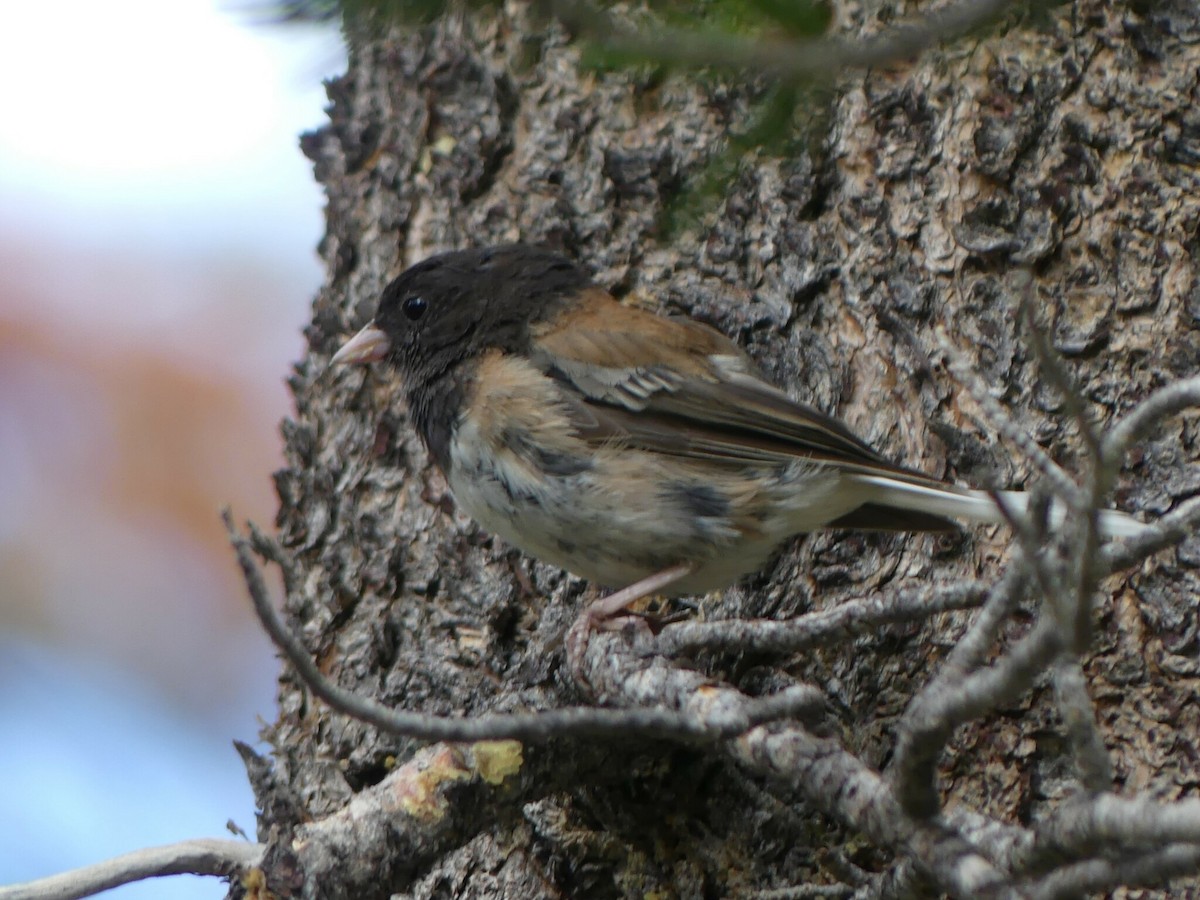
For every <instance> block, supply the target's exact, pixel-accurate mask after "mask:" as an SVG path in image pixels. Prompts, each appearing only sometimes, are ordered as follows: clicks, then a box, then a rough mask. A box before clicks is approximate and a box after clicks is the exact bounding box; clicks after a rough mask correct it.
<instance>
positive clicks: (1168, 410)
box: [1100, 376, 1200, 465]
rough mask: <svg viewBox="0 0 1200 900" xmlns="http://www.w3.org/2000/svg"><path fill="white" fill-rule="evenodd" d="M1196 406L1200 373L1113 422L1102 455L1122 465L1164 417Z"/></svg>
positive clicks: (1198, 400)
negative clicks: (1137, 443)
mask: <svg viewBox="0 0 1200 900" xmlns="http://www.w3.org/2000/svg"><path fill="white" fill-rule="evenodd" d="M1193 406H1200V376H1194V377H1192V378H1185V379H1184V380H1183V381H1177V382H1175V383H1174V384H1169V385H1167V386H1166V387H1164V388H1160V389H1159V390H1158V391H1156V392H1155V393H1153V394H1152V395H1150V397H1148V398H1147V399H1145V400H1143V401H1142V402H1141V403H1140V404H1138V405H1137V406H1136V407H1134V409H1133V411H1132V412H1130V413H1128V414H1127V415H1126V416H1125V417H1124V418H1123V419H1122V420H1121V421H1120V422H1118V423H1117V424H1116V425H1115V426H1113V428H1112V430H1110V431H1109V433H1108V435H1107V437H1105V439H1104V442H1103V446H1102V448H1101V451H1100V457H1101V459H1103V460H1104V462H1105V464H1107V465H1119V464H1120V461H1121V457H1123V456H1124V455H1125V453H1126V452H1127V451H1128V450H1129V448H1130V447H1131V446H1132V445H1133V444H1134V443H1135V442H1137V441H1140V440H1143V439H1144V438H1147V437H1149V436H1150V434H1151V433H1152V432H1153V431H1154V429H1155V428H1157V427H1158V424H1159V423H1160V422H1161V421H1162V420H1163V419H1165V418H1166V417H1167V416H1171V415H1174V414H1175V413H1178V412H1182V411H1183V410H1185V409H1188V408H1190V407H1193Z"/></svg>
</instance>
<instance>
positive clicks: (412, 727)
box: [223, 510, 818, 742]
mask: <svg viewBox="0 0 1200 900" xmlns="http://www.w3.org/2000/svg"><path fill="white" fill-rule="evenodd" d="M223 518H224V521H225V526H226V529H227V531H228V535H229V540H230V543H231V544H232V545H233V547H234V550H235V552H236V554H237V559H238V563H239V565H240V566H241V569H242V575H243V576H244V578H245V581H246V587H247V589H248V590H249V593H250V598H251V600H252V601H253V603H254V610H255V612H256V613H257V614H258V617H259V619H260V621H261V622H262V624H263V627H264V628H265V629H266V631H267V633H268V634H269V635H270V636H271V639H272V640H273V641H274V642H275V644H276V646H278V647H279V648H280V649H281V650H282V651H283V652H284V655H285V656H286V657H287V659H288V661H289V662H290V663H291V664H292V666H293V667H294V668H295V669H296V672H297V674H298V675H299V676H300V678H301V679H302V680H303V681H304V683H305V684H306V685H307V686H308V687H309V689H310V690H312V692H313V693H314V694H316V695H317V696H318V697H320V698H321V699H322V700H324V701H325V702H326V703H328V704H329V705H330V706H331V707H333V708H334V709H335V710H337V711H338V712H341V713H344V714H345V715H348V716H352V717H354V718H356V719H359V720H360V721H363V722H367V723H369V724H371V725H374V726H375V727H377V728H380V729H383V730H384V731H387V732H390V733H392V734H401V735H405V736H407V737H412V738H417V739H420V740H429V741H481V740H495V739H500V738H511V739H515V740H533V741H544V740H549V739H551V738H555V737H566V736H571V735H576V736H577V735H612V736H618V737H622V738H629V737H631V736H635V735H636V736H641V737H650V738H660V739H668V740H676V741H686V742H712V741H717V740H721V739H724V738H728V737H732V736H734V735H737V734H741V733H742V732H744V731H746V730H747V729H749V728H752V727H753V726H755V725H757V724H759V723H762V722H768V721H771V720H773V719H777V718H780V717H783V716H788V715H792V714H795V713H796V712H797V711H800V710H804V709H807V708H809V707H811V706H812V705H813V703H814V702H818V698H816V697H814V695H813V692H812V691H811V690H809V689H804V688H794V689H791V690H789V691H783V692H780V693H779V694H778V695H775V696H771V697H765V698H745V702H743V703H739V704H736V705H729V704H726V705H714V704H712V703H708V702H704V703H695V702H692V700H693V699H694V698H679V700H680V702H681V705H682V704H684V703H685V702H686V703H688V704H689V705H687V706H686V707H685V708H684V709H681V710H678V711H676V710H671V709H663V708H661V706H655V707H650V706H648V707H647V708H644V709H594V708H591V707H575V708H571V709H555V710H547V711H544V712H533V713H517V714H512V715H502V714H493V715H485V716H478V717H475V718H472V719H459V718H451V717H448V716H435V715H426V714H422V713H412V712H404V711H402V710H396V709H392V708H390V707H387V706H384V705H383V704H381V703H379V702H377V701H375V700H372V699H370V698H367V697H361V696H359V695H358V694H355V693H354V692H353V691H348V690H345V689H344V688H341V687H339V686H337V685H336V684H334V683H333V682H331V681H330V680H329V679H328V678H326V677H325V676H324V675H323V674H322V673H321V672H320V670H319V669H318V668H317V666H316V663H314V662H313V659H312V657H311V656H310V655H309V654H308V651H307V650H306V649H305V648H304V645H303V644H301V643H300V640H299V638H297V637H296V636H295V635H294V634H293V633H292V632H291V631H290V630H289V629H288V627H287V626H286V625H285V624H284V623H283V621H282V620H281V619H280V618H279V616H278V614H277V613H276V612H275V608H274V606H273V605H272V603H271V599H270V596H269V594H268V592H267V588H266V584H265V583H264V582H263V578H262V573H261V572H260V571H259V569H258V566H257V565H256V564H255V562H254V557H253V555H252V554H253V551H252V548H251V546H250V542H249V540H248V539H247V538H246V537H245V536H244V535H242V534H241V533H240V532H239V531H238V530H237V529H236V527H235V526H234V524H233V518H232V516H231V515H230V513H229V511H228V510H226V511H225V512H224V513H223ZM656 702H657V703H661V702H662V698H647V703H648V704H650V703H656Z"/></svg>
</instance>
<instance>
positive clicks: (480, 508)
mask: <svg viewBox="0 0 1200 900" xmlns="http://www.w3.org/2000/svg"><path fill="white" fill-rule="evenodd" d="M478 438H479V436H478V435H477V434H473V433H472V432H471V430H470V428H469V427H468V426H463V427H460V429H459V430H458V433H457V434H456V435H455V437H454V439H453V440H452V441H451V445H450V458H451V465H450V471H449V472H448V473H447V480H448V482H449V484H450V488H451V490H452V491H453V493H454V497H455V500H456V502H457V503H458V504H459V506H460V507H461V508H462V509H463V510H464V511H465V512H467V513H468V514H469V515H471V516H472V517H473V518H474V519H475V520H476V521H478V522H479V524H480V525H482V526H483V527H484V528H485V529H486V530H487V531H489V532H491V533H493V534H495V535H497V536H498V537H500V538H502V539H503V540H505V541H507V542H508V543H510V544H512V545H513V546H515V547H517V548H518V549H520V550H522V551H523V552H525V553H527V554H529V555H530V556H533V557H535V558H537V559H539V560H541V561H543V562H546V563H549V564H551V565H555V566H559V567H561V568H564V569H566V570H567V571H569V572H571V573H573V574H575V575H579V576H581V577H583V578H586V579H587V580H589V581H592V582H595V583H597V584H600V585H604V586H607V587H624V586H626V585H629V584H632V583H634V582H636V581H638V580H640V579H642V578H645V577H646V576H648V575H651V574H654V573H655V572H658V571H661V570H663V569H665V568H668V567H670V566H673V565H677V564H679V563H680V562H691V563H693V564H695V565H696V571H695V572H693V573H692V574H691V575H689V576H687V577H685V578H683V579H681V580H680V581H679V582H677V583H675V584H673V585H671V586H670V587H669V588H667V589H666V591H665V592H666V593H669V594H675V595H678V594H702V593H706V592H708V591H711V590H715V589H717V588H721V587H726V586H728V585H730V584H732V583H733V582H735V581H736V580H737V579H738V578H740V577H741V576H743V575H746V574H748V573H750V572H754V571H757V570H758V569H761V568H762V567H763V566H764V565H765V564H766V562H767V561H768V559H769V558H770V556H771V554H772V553H773V552H774V551H775V549H776V547H777V546H778V545H779V543H780V542H782V541H783V540H785V539H786V538H788V537H790V536H791V535H792V534H795V533H796V532H798V531H805V530H809V529H810V528H816V527H818V526H819V525H822V524H824V523H825V522H828V521H829V520H830V519H831V518H834V517H836V515H840V514H841V511H840V507H841V506H842V504H841V503H840V502H838V498H837V496H836V495H837V493H838V491H837V486H838V476H837V475H836V473H835V472H833V471H832V470H830V469H823V468H820V467H814V466H811V465H802V464H796V465H789V466H784V467H778V468H772V469H769V470H767V471H766V472H764V471H763V470H755V471H746V472H739V473H735V474H734V475H729V476H725V475H722V476H716V475H714V474H713V473H712V470H711V469H708V470H706V469H703V468H700V467H695V466H689V465H688V464H686V463H683V462H681V461H680V460H679V459H677V458H670V457H663V456H662V455H659V454H654V453H647V452H640V451H637V450H633V449H630V448H623V449H617V448H611V449H605V448H601V449H599V450H596V451H595V452H594V454H593V455H592V456H591V458H590V460H589V462H590V464H589V465H587V466H586V467H584V468H581V470H580V471H577V472H570V473H566V474H549V473H547V472H546V471H543V470H542V469H539V468H538V467H537V466H536V465H534V464H533V463H531V461H530V460H529V459H527V458H525V457H524V456H522V455H520V454H519V453H517V452H514V451H512V450H511V448H502V449H501V451H500V452H495V453H492V454H488V455H486V457H485V455H484V454H483V453H482V452H481V450H480V448H482V447H483V446H485V445H484V443H483V442H482V441H480V440H479V439H478ZM831 503H832V506H831ZM854 505H857V502H855V503H852V504H850V505H848V506H847V508H846V510H845V511H848V510H849V509H852V508H853V507H854ZM834 507H837V508H834ZM831 513H832V514H831Z"/></svg>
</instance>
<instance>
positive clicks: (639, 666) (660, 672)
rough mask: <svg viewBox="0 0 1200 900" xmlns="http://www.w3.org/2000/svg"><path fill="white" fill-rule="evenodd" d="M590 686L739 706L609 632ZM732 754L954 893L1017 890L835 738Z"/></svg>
mask: <svg viewBox="0 0 1200 900" xmlns="http://www.w3.org/2000/svg"><path fill="white" fill-rule="evenodd" d="M591 643H592V645H593V646H590V647H589V653H588V655H587V658H588V661H589V662H590V664H591V669H590V670H588V671H587V672H585V673H584V674H585V675H586V676H587V678H586V682H585V683H586V684H587V685H588V686H590V687H591V688H592V689H593V690H595V691H596V692H597V694H598V695H599V696H603V697H605V698H606V699H608V700H610V701H612V702H616V703H620V704H623V705H625V704H628V705H634V706H637V705H641V704H643V703H645V702H647V700H648V699H649V698H652V697H665V698H668V702H670V699H671V698H675V697H691V698H694V702H713V703H722V704H736V702H737V701H736V699H735V698H736V697H737V696H738V694H739V692H738V691H737V690H736V689H734V688H732V687H730V686H728V685H722V684H716V685H714V684H712V683H711V681H710V680H709V679H708V678H707V677H706V676H704V675H703V674H702V673H699V672H695V671H692V670H689V669H682V668H679V667H677V666H673V665H671V664H670V663H668V662H666V661H664V660H662V659H661V658H658V657H652V658H650V659H648V660H647V659H644V658H642V657H639V656H637V655H636V653H637V649H636V648H634V647H632V646H631V645H630V643H629V642H628V641H624V640H621V639H620V637H619V636H616V635H612V634H597V635H594V636H593V637H592V642H591ZM727 746H728V748H729V752H730V753H731V754H732V756H733V757H734V758H735V759H736V760H738V761H739V762H740V763H742V764H743V765H746V766H748V767H749V768H751V769H752V770H754V771H757V772H760V773H763V774H765V775H768V776H770V777H771V778H772V779H773V780H778V781H782V782H784V783H786V784H787V785H789V786H790V787H792V788H794V789H796V790H799V791H801V792H803V793H804V794H805V795H806V796H807V797H809V798H810V799H811V800H812V801H813V802H814V803H815V804H817V805H818V806H820V807H821V808H822V809H824V810H826V811H827V812H828V813H830V814H831V815H833V816H835V817H837V818H838V819H840V820H841V821H843V822H846V823H848V824H849V825H851V826H852V827H854V828H857V829H861V830H862V831H863V832H865V833H866V834H867V835H868V836H869V837H870V838H871V839H872V840H873V841H875V842H877V843H879V844H882V845H884V846H889V847H893V848H895V849H897V850H899V851H901V852H903V853H905V854H907V855H909V856H911V857H912V858H913V859H914V860H915V861H916V862H917V863H918V865H919V866H920V867H921V868H922V869H923V870H924V871H926V872H928V873H929V875H930V876H931V877H932V878H933V879H934V880H935V881H936V882H937V883H938V884H939V885H942V886H944V887H945V889H946V890H947V891H949V892H950V893H951V894H953V895H955V896H975V895H978V894H987V895H988V896H993V897H1009V896H1015V895H1013V893H1012V892H1011V890H1010V889H1009V887H1008V877H1007V875H1006V874H1004V873H1003V872H1001V871H1000V870H998V869H997V868H996V866H995V865H994V864H993V863H992V862H991V861H990V860H989V859H988V858H987V857H986V856H984V855H982V853H981V852H980V850H979V848H977V847H975V846H974V845H972V844H971V842H969V841H967V840H966V839H964V838H963V837H962V835H961V834H959V833H958V832H957V831H955V830H954V829H953V828H950V827H947V825H946V824H945V823H926V822H918V821H916V820H914V819H913V818H912V817H911V816H909V815H907V814H906V813H905V812H904V810H903V809H901V808H900V805H899V804H898V803H897V801H896V797H895V794H894V793H893V791H892V790H891V787H890V785H889V784H888V783H887V782H886V781H884V780H883V779H882V778H881V777H880V776H879V774H878V773H877V772H875V771H874V770H872V769H871V768H869V767H868V766H867V765H866V764H864V763H863V762H862V761H861V760H859V759H858V758H857V757H855V756H854V755H853V754H852V753H850V752H849V751H848V750H846V749H845V748H844V747H842V746H841V745H840V744H839V743H838V742H837V741H834V740H831V739H828V738H819V737H816V736H814V735H813V734H811V733H810V732H809V731H808V730H807V729H805V728H803V727H800V726H794V725H789V726H786V727H782V728H780V727H774V728H770V729H768V728H765V727H760V728H755V729H753V730H750V731H748V732H746V733H745V734H743V735H742V736H741V737H739V738H738V739H737V740H735V741H733V742H730V743H729V744H728V745H727Z"/></svg>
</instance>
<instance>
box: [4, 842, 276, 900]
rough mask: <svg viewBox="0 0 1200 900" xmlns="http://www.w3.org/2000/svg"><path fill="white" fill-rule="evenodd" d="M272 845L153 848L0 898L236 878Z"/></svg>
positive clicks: (48, 898)
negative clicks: (172, 879)
mask: <svg viewBox="0 0 1200 900" xmlns="http://www.w3.org/2000/svg"><path fill="white" fill-rule="evenodd" d="M265 852H266V847H264V846H263V845H262V844H251V843H248V842H246V841H223V840H216V839H215V838H198V839H196V840H191V841H180V842H179V843H177V844H166V845H164V846H162V847H147V848H145V849H144V850H135V851H134V852H133V853H126V854H123V855H122V856H116V857H113V858H112V859H108V860H105V861H104V862H99V863H96V864H95V865H91V866H84V867H82V868H79V869H72V870H71V871H69V872H61V873H59V874H58V875H51V876H50V877H49V878H39V879H38V880H36V881H27V882H25V883H24V884H14V885H9V886H8V887H0V900H76V898H79V897H90V896H92V895H93V894H98V893H100V892H101V891H107V890H111V889H112V888H115V887H120V886H121V885H123V884H130V883H132V882H134V881H144V880H145V879H147V878H158V877H160V876H164V875H215V876H217V877H219V878H236V877H239V876H241V875H244V874H246V873H247V872H248V871H249V870H250V869H252V868H254V867H255V866H257V865H259V864H260V863H261V862H262V858H263V853H265Z"/></svg>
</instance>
